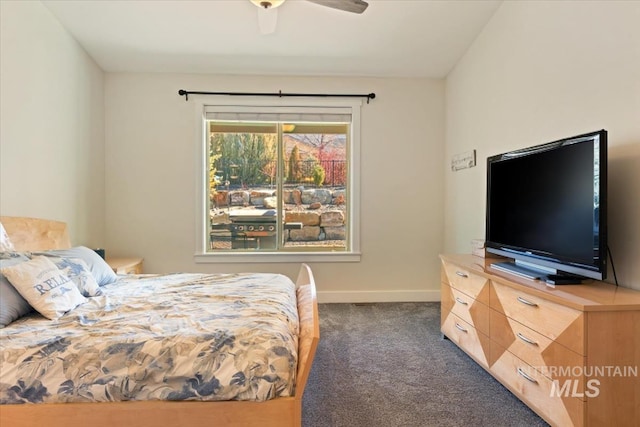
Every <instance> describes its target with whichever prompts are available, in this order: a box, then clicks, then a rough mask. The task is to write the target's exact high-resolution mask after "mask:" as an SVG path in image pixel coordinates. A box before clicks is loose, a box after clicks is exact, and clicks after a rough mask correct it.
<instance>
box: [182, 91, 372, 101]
mask: <svg viewBox="0 0 640 427" xmlns="http://www.w3.org/2000/svg"><path fill="white" fill-rule="evenodd" d="M178 95H180V96H184V97H185V101H188V100H189V95H230V96H277V97H279V98H282V97H285V96H287V97H289V96H300V97H301V96H304V97H314V98H367V104H368V103H369V101H370V100H372V99H374V98H375V97H376V94H375V93H373V92H372V93H369V94H331V93H283V92H282V91H278V92H273V93H264V92H262V93H261V92H257V93H256V92H253V93H252V92H196V91H190V90H184V89H180V90H179V91H178Z"/></svg>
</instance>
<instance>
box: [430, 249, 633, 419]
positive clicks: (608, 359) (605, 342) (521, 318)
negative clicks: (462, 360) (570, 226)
mask: <svg viewBox="0 0 640 427" xmlns="http://www.w3.org/2000/svg"><path fill="white" fill-rule="evenodd" d="M440 258H441V261H442V273H441V287H442V288H441V290H442V314H441V331H442V333H443V334H444V336H446V337H447V338H449V339H450V340H451V341H452V342H454V343H455V344H456V345H458V346H459V347H460V348H461V349H462V350H464V351H465V352H466V353H467V354H468V355H469V356H470V357H471V358H472V359H474V360H475V361H476V362H477V363H478V364H480V365H481V366H482V367H484V368H485V369H486V370H487V371H488V372H489V373H490V374H491V375H493V376H494V377H495V378H496V379H497V380H498V381H500V382H501V383H502V384H503V385H504V386H505V387H507V388H508V389H509V390H510V391H511V392H512V393H514V394H515V395H516V396H517V397H518V398H519V399H520V400H522V401H523V402H524V403H525V404H527V405H528V406H529V407H530V408H531V409H532V410H534V411H535V412H536V413H537V414H538V415H540V416H541V417H542V418H544V419H545V420H546V421H547V422H548V423H550V424H551V425H554V426H562V427H565V426H589V427H593V426H616V427H620V426H640V292H638V291H634V290H632V289H627V288H623V287H616V286H614V285H611V284H608V283H604V282H598V281H592V282H590V283H587V284H582V285H559V286H556V287H549V286H547V285H546V284H545V283H543V282H540V281H535V280H528V279H524V278H519V277H517V276H513V275H508V274H507V273H501V272H499V271H497V270H494V269H492V268H491V267H490V264H491V263H493V262H496V261H499V260H498V259H492V258H487V259H485V258H481V257H477V256H473V255H441V256H440Z"/></svg>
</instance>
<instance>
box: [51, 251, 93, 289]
mask: <svg viewBox="0 0 640 427" xmlns="http://www.w3.org/2000/svg"><path fill="white" fill-rule="evenodd" d="M49 259H50V260H51V261H53V263H54V264H55V265H56V267H58V268H59V269H60V270H61V271H62V272H63V273H64V274H65V275H66V276H67V277H68V278H70V279H71V280H72V281H73V283H75V285H76V286H77V287H78V290H79V291H80V293H81V294H82V296H84V297H95V296H98V295H102V290H101V289H100V286H98V282H96V279H95V278H94V277H93V276H92V275H91V272H90V271H89V267H87V264H86V263H85V262H84V261H83V260H81V259H80V258H55V257H51V258H49Z"/></svg>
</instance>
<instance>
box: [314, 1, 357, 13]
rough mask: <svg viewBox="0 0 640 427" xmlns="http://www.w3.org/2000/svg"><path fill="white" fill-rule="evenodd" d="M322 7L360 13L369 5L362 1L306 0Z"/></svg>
mask: <svg viewBox="0 0 640 427" xmlns="http://www.w3.org/2000/svg"><path fill="white" fill-rule="evenodd" d="M307 1H310V2H311V3H316V4H319V5H322V6H327V7H331V8H333V9H339V10H344V11H345V12H353V13H362V12H364V11H365V10H366V9H367V6H369V3H367V2H366V1H363V0H307Z"/></svg>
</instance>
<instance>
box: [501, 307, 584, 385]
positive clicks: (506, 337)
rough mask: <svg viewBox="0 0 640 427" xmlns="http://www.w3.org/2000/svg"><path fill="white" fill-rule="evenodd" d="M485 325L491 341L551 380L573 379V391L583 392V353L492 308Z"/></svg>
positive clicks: (563, 380)
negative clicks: (574, 388)
mask: <svg viewBox="0 0 640 427" xmlns="http://www.w3.org/2000/svg"><path fill="white" fill-rule="evenodd" d="M489 324H490V325H491V327H490V333H489V336H490V337H491V339H492V340H493V341H495V342H497V343H498V344H499V345H500V346H502V347H504V348H505V349H507V350H509V351H510V352H511V353H512V354H514V355H515V356H517V357H518V358H520V359H522V361H524V362H525V363H527V364H528V365H530V366H532V367H533V368H535V369H536V370H537V371H539V372H540V373H542V374H543V375H545V376H546V377H547V378H549V379H551V380H558V381H560V383H561V384H564V383H565V381H566V380H571V381H577V385H576V391H578V392H580V393H583V392H584V365H585V363H586V361H585V357H584V356H581V355H579V354H578V353H576V352H574V351H571V350H569V349H568V348H567V347H565V346H563V345H560V344H558V343H557V342H555V341H552V340H550V339H549V338H547V337H545V336H544V335H541V334H539V333H537V332H536V331H534V330H533V329H531V328H527V327H526V326H524V325H522V324H520V323H518V322H516V321H515V320H513V319H510V318H508V317H506V316H505V315H504V314H502V313H498V312H497V311H495V310H491V314H490V320H489ZM572 387H573V384H572Z"/></svg>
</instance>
